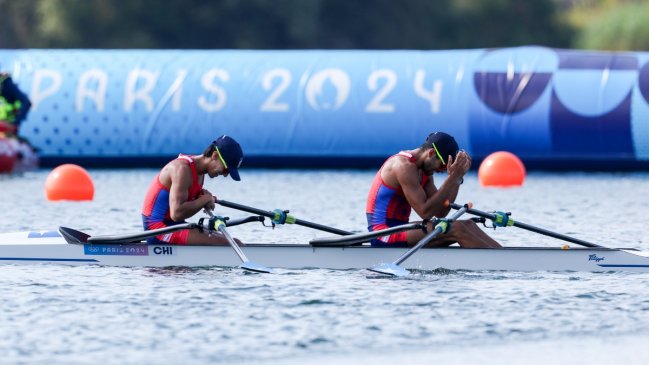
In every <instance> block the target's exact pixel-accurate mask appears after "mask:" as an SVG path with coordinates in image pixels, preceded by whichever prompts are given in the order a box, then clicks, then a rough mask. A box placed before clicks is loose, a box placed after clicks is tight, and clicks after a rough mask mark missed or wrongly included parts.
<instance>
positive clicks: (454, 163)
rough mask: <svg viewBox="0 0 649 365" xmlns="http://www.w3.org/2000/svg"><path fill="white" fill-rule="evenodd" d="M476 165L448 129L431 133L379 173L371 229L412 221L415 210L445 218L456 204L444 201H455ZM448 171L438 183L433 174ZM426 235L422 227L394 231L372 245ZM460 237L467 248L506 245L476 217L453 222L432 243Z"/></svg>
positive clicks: (370, 207)
mask: <svg viewBox="0 0 649 365" xmlns="http://www.w3.org/2000/svg"><path fill="white" fill-rule="evenodd" d="M470 167H471V157H470V156H469V155H468V154H467V153H466V152H465V151H464V150H460V149H459V146H458V144H457V142H456V141H455V138H453V137H452V136H450V135H448V134H446V133H443V132H435V133H431V134H430V135H428V137H427V138H426V141H425V142H424V143H423V144H422V145H421V146H420V147H418V148H415V149H413V150H408V151H401V152H399V153H398V154H396V155H394V156H391V157H390V158H388V159H387V160H386V161H385V162H384V163H383V166H382V167H381V169H380V170H379V171H378V172H377V174H376V176H375V177H374V181H373V183H372V187H371V189H370V192H369V195H368V197H367V205H366V209H365V213H366V215H367V224H368V229H369V231H370V232H372V231H377V230H381V229H385V228H389V227H394V226H398V225H402V224H406V223H408V221H409V219H410V213H411V211H412V209H414V210H415V213H417V215H419V216H420V217H421V218H422V219H431V218H433V217H437V218H441V217H445V216H446V215H447V214H448V213H449V211H450V208H449V207H445V204H444V203H445V202H446V201H447V200H448V201H450V202H454V201H455V198H456V197H457V193H458V191H459V189H460V185H461V184H462V182H463V181H464V175H465V174H466V173H467V171H469V168H470ZM444 171H446V172H448V177H447V179H446V180H445V181H444V183H442V184H441V185H440V187H439V188H437V187H436V186H435V184H434V182H433V173H435V172H444ZM429 228H431V229H432V227H429ZM429 231H430V230H429ZM424 234H425V233H424V232H422V231H421V230H411V231H406V232H399V233H394V234H392V235H388V236H384V237H378V238H377V239H374V240H372V245H373V246H394V247H407V246H413V245H415V244H416V243H417V242H419V241H420V240H421V239H422V238H423V237H424ZM456 242H457V243H459V244H460V246H462V247H467V248H478V247H482V248H497V247H502V246H501V245H500V244H499V243H498V242H496V241H494V240H493V239H492V238H491V237H489V236H488V235H487V234H486V233H485V232H484V231H482V230H481V229H480V227H478V226H477V225H476V224H475V223H474V222H473V221H471V220H462V221H455V222H453V226H452V228H451V229H450V230H449V231H448V232H447V233H446V234H444V235H440V236H439V237H438V238H435V239H433V241H431V243H430V244H429V246H448V245H451V244H453V243H456Z"/></svg>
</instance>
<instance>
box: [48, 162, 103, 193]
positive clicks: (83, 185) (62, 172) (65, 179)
mask: <svg viewBox="0 0 649 365" xmlns="http://www.w3.org/2000/svg"><path fill="white" fill-rule="evenodd" d="M45 195H46V196H47V200H92V198H93V197H94V195H95V186H94V184H93V183H92V178H91V177H90V175H89V174H88V172H87V171H86V170H84V169H83V167H81V166H77V165H72V164H65V165H61V166H58V167H57V168H55V169H54V170H52V172H50V174H49V175H48V176H47V180H45Z"/></svg>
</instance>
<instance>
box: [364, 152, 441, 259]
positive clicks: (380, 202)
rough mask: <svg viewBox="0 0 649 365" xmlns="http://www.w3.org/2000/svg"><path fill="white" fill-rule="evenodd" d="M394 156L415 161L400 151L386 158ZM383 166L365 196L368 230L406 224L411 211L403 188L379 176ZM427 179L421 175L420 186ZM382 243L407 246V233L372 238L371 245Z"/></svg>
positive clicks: (412, 157) (406, 153)
mask: <svg viewBox="0 0 649 365" xmlns="http://www.w3.org/2000/svg"><path fill="white" fill-rule="evenodd" d="M395 157H405V158H407V159H408V161H409V162H411V163H414V162H415V158H414V156H413V155H412V154H410V153H408V152H403V151H401V152H399V153H398V154H396V155H393V156H391V157H390V158H388V160H390V159H391V158H395ZM386 162H387V161H386ZM383 166H385V163H383ZM383 166H381V169H380V170H379V172H377V173H376V176H375V177H374V181H373V182H372V187H371V188H370V192H369V194H368V196H367V205H366V207H365V214H366V215H367V229H368V230H369V231H370V232H373V231H377V230H381V229H386V228H389V227H394V226H398V225H401V224H406V223H408V220H409V219H410V212H411V211H412V207H411V206H410V203H408V200H407V199H406V196H405V195H404V193H403V189H402V188H401V187H399V188H394V187H392V186H390V185H388V184H386V183H385V181H383V178H382V177H381V172H382V171H383ZM429 179H430V178H429V176H426V175H423V176H422V177H421V186H424V185H425V184H426V183H427V182H428V180H429ZM384 245H390V246H407V245H408V233H407V232H399V233H394V234H391V235H388V236H383V237H379V238H377V239H374V240H372V246H384Z"/></svg>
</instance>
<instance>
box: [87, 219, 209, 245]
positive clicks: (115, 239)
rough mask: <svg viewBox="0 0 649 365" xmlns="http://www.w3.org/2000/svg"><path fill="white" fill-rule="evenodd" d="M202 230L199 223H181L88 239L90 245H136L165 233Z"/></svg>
mask: <svg viewBox="0 0 649 365" xmlns="http://www.w3.org/2000/svg"><path fill="white" fill-rule="evenodd" d="M194 228H202V227H201V226H200V225H199V224H198V223H181V224H176V225H175V226H169V227H164V228H158V229H152V230H150V231H144V232H136V233H125V234H116V235H106V236H92V237H88V243H101V244H109V243H111V244H118V243H136V242H139V241H141V240H143V239H147V238H149V237H155V236H158V235H161V234H165V233H171V232H176V231H180V230H182V229H194Z"/></svg>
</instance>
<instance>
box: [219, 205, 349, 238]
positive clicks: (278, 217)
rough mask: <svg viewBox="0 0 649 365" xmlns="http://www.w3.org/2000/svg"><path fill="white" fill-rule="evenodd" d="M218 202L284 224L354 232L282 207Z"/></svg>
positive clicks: (326, 230)
mask: <svg viewBox="0 0 649 365" xmlns="http://www.w3.org/2000/svg"><path fill="white" fill-rule="evenodd" d="M216 204H219V205H222V206H224V207H228V208H232V209H238V210H242V211H244V212H248V213H253V214H259V215H263V216H265V217H268V218H270V219H272V221H273V223H275V224H284V223H288V224H297V225H300V226H304V227H309V228H313V229H318V230H320V231H325V232H329V233H333V234H339V235H343V236H347V235H350V234H352V232H348V231H343V230H342V229H338V228H333V227H328V226H323V225H322V224H318V223H312V222H308V221H305V220H302V219H298V218H295V217H293V216H292V215H289V214H287V213H288V211H283V210H280V209H275V210H274V211H272V212H269V211H267V210H262V209H257V208H253V207H248V206H245V205H242V204H238V203H233V202H229V201H226V200H217V201H216Z"/></svg>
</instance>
